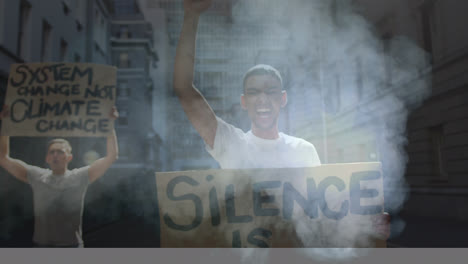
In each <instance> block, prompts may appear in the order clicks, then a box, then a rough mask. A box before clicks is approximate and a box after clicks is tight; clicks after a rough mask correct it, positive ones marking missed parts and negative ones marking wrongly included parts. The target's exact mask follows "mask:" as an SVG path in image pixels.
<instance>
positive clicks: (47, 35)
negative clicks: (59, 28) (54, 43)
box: [40, 20, 52, 62]
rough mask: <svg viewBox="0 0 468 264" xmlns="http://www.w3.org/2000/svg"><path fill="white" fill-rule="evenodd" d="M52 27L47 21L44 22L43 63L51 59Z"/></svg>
mask: <svg viewBox="0 0 468 264" xmlns="http://www.w3.org/2000/svg"><path fill="white" fill-rule="evenodd" d="M51 33H52V27H51V26H50V24H49V23H47V21H45V20H43V21H42V42H41V58H40V59H41V62H44V61H47V60H49V59H50V39H51Z"/></svg>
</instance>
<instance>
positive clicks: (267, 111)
mask: <svg viewBox="0 0 468 264" xmlns="http://www.w3.org/2000/svg"><path fill="white" fill-rule="evenodd" d="M256 113H257V115H258V116H260V117H270V115H271V109H270V108H259V109H257V112H256Z"/></svg>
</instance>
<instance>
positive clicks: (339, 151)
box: [336, 148, 344, 163]
mask: <svg viewBox="0 0 468 264" xmlns="http://www.w3.org/2000/svg"><path fill="white" fill-rule="evenodd" d="M336 162H337V163H340V162H344V150H343V149H342V148H339V149H337V150H336Z"/></svg>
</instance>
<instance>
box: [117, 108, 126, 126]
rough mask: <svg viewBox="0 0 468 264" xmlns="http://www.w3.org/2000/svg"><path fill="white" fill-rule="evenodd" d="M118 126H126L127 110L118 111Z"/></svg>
mask: <svg viewBox="0 0 468 264" xmlns="http://www.w3.org/2000/svg"><path fill="white" fill-rule="evenodd" d="M119 126H128V110H127V109H120V110H119Z"/></svg>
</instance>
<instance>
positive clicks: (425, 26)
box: [421, 0, 435, 55]
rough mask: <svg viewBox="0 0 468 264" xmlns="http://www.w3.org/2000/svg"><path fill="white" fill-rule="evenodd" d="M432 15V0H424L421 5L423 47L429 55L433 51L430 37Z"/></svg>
mask: <svg viewBox="0 0 468 264" xmlns="http://www.w3.org/2000/svg"><path fill="white" fill-rule="evenodd" d="M434 15H435V14H434V0H426V1H425V2H424V3H423V5H422V6H421V24H422V34H423V44H424V49H425V50H426V51H427V52H429V53H430V54H431V55H432V53H433V43H432V39H433V33H434V31H435V23H434Z"/></svg>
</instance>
